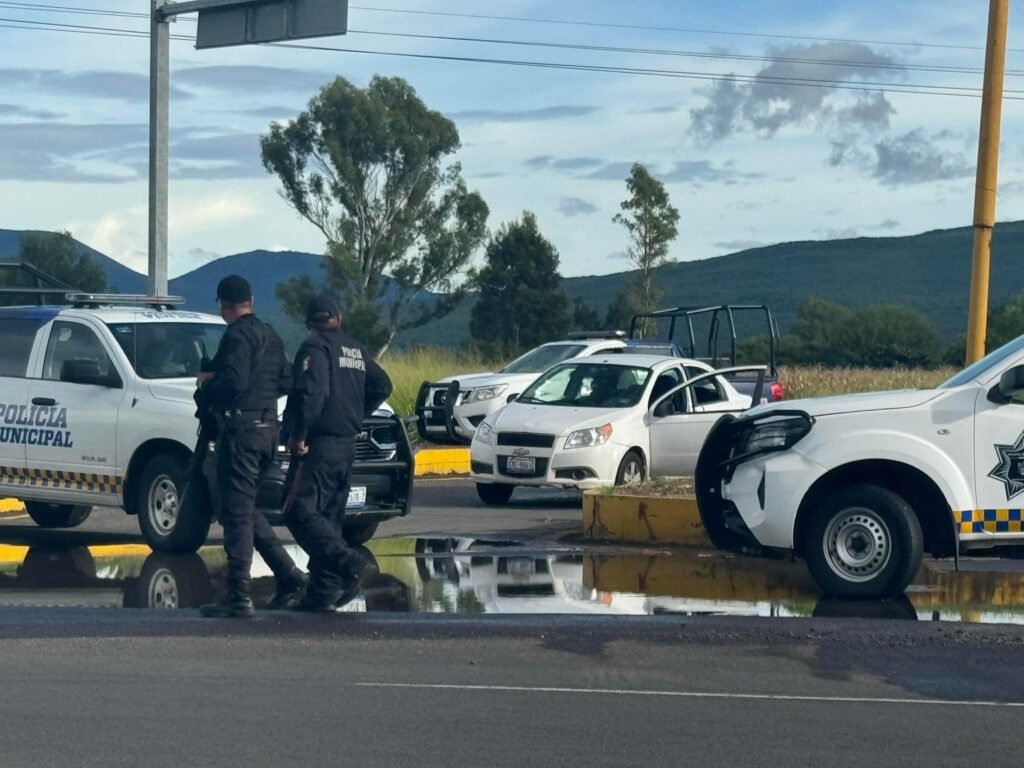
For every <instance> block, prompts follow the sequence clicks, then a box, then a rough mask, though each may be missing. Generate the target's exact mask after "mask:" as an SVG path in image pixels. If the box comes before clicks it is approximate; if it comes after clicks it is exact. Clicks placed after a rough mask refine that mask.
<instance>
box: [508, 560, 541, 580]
mask: <svg viewBox="0 0 1024 768" xmlns="http://www.w3.org/2000/svg"><path fill="white" fill-rule="evenodd" d="M536 574H537V563H535V562H534V560H533V558H529V557H513V558H510V559H509V561H508V575H509V576H513V577H519V578H523V577H526V576H535V575H536Z"/></svg>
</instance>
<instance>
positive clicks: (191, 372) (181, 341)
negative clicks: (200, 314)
mask: <svg viewBox="0 0 1024 768" xmlns="http://www.w3.org/2000/svg"><path fill="white" fill-rule="evenodd" d="M108 327H109V328H110V332H111V333H112V334H114V338H115V339H117V343H118V344H119V345H120V347H121V349H122V350H124V354H125V356H126V357H127V358H128V361H129V362H130V363H131V364H132V368H134V369H135V372H136V373H137V374H138V375H139V376H140V377H141V378H143V379H182V378H193V377H195V376H196V375H197V374H198V373H199V372H200V370H201V368H202V364H203V361H204V360H211V359H212V358H213V356H214V354H215V353H216V352H217V345H218V344H219V343H220V337H221V336H223V335H224V330H225V329H226V328H227V326H225V325H220V324H216V323H111V324H110V325H109V326H108Z"/></svg>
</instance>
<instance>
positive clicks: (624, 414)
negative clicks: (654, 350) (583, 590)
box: [470, 355, 750, 504]
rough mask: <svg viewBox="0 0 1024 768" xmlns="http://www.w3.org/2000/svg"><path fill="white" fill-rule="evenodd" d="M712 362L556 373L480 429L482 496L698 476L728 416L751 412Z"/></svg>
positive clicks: (594, 366) (608, 362) (588, 362)
mask: <svg viewBox="0 0 1024 768" xmlns="http://www.w3.org/2000/svg"><path fill="white" fill-rule="evenodd" d="M720 374H721V372H720V371H719V372H716V371H714V370H713V369H712V368H709V367H708V366H707V365H705V364H704V363H701V362H698V361H696V360H688V359H685V358H666V357H656V356H653V355H651V356H648V355H595V356H593V357H585V358H575V359H573V360H568V361H566V362H564V363H561V364H559V365H556V366H554V367H553V368H551V369H549V370H548V371H547V372H545V373H544V374H543V375H542V376H541V377H540V378H538V379H537V380H536V381H535V382H534V383H533V384H532V385H531V386H530V387H528V388H527V389H526V390H525V391H524V392H523V393H522V395H520V396H519V397H518V398H516V399H515V400H514V401H513V402H511V403H510V404H509V405H508V406H507V407H505V408H503V409H502V410H500V411H498V412H497V413H494V414H491V415H490V416H488V417H487V419H486V420H485V421H484V422H482V423H481V425H480V426H479V427H478V428H477V430H476V434H475V435H474V437H473V443H472V446H471V448H470V457H471V473H472V477H473V480H474V481H475V482H476V484H477V492H478V494H479V495H480V499H481V500H482V501H484V502H485V503H487V504H504V503H505V502H507V501H508V500H509V498H510V497H511V496H512V491H513V489H514V488H515V486H517V485H529V486H557V487H562V488H581V489H586V488H597V487H601V486H607V485H613V484H614V485H622V484H628V483H637V482H640V481H642V480H644V479H645V478H647V477H667V476H678V475H691V474H693V470H694V467H695V466H696V463H697V456H698V455H699V453H700V449H701V446H702V445H703V443H704V438H705V437H706V436H707V434H708V432H709V431H710V429H711V427H712V426H713V425H714V424H715V422H716V421H718V419H719V418H720V417H721V416H722V415H723V414H724V413H738V412H740V411H743V410H746V409H747V408H749V407H750V397H749V396H747V395H741V394H740V393H739V392H737V391H736V390H735V389H734V388H733V387H732V386H731V385H730V384H729V383H728V382H727V381H726V380H725V378H724V377H723V376H722V375H720Z"/></svg>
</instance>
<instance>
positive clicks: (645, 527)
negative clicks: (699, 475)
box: [583, 491, 711, 547]
mask: <svg viewBox="0 0 1024 768" xmlns="http://www.w3.org/2000/svg"><path fill="white" fill-rule="evenodd" d="M583 537H584V538H585V539H593V540H597V541H633V542H640V543H644V544H681V545H684V546H691V547H709V546H711V541H710V540H709V539H708V537H707V534H706V533H705V532H704V526H703V525H702V524H701V522H700V514H699V513H698V512H697V501H696V500H695V499H684V498H644V497H640V496H618V495H615V494H610V495H609V494H607V493H603V492H601V491H586V492H585V493H584V494H583Z"/></svg>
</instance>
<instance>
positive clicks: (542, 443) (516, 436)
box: [498, 432, 555, 448]
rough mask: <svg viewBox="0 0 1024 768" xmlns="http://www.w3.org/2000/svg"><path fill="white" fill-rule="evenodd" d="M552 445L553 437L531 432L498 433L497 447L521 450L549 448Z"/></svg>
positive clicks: (553, 442)
mask: <svg viewBox="0 0 1024 768" xmlns="http://www.w3.org/2000/svg"><path fill="white" fill-rule="evenodd" d="M554 444H555V436H554V435H535V434H533V433H531V432H499V433H498V445H515V446H519V447H522V448H550V447H551V446H553V445H554Z"/></svg>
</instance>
